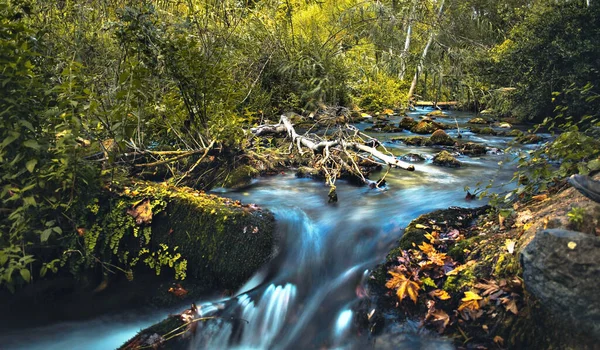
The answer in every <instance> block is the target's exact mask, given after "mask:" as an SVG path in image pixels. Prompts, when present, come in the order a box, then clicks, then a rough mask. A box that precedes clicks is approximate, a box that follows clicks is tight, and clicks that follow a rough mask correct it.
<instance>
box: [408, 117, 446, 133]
mask: <svg viewBox="0 0 600 350" xmlns="http://www.w3.org/2000/svg"><path fill="white" fill-rule="evenodd" d="M438 129H445V127H444V126H443V125H442V124H440V123H436V122H434V121H430V120H421V121H420V122H419V123H418V124H417V125H415V126H414V127H413V128H411V129H410V131H412V132H414V133H415V134H431V133H433V132H434V131H436V130H438Z"/></svg>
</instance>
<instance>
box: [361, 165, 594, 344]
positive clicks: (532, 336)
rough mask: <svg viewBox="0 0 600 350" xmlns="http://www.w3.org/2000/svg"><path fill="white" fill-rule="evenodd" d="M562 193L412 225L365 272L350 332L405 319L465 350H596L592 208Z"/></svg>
mask: <svg viewBox="0 0 600 350" xmlns="http://www.w3.org/2000/svg"><path fill="white" fill-rule="evenodd" d="M598 179H600V176H597V177H596V180H598ZM564 188H565V189H563V190H562V191H559V192H558V193H556V194H552V195H540V196H536V197H533V199H532V200H531V201H529V202H527V203H522V202H520V203H517V204H515V205H514V206H513V208H512V209H511V210H503V211H501V212H498V211H494V210H487V212H486V210H482V209H462V208H451V209H448V210H440V211H436V212H433V213H430V214H426V215H422V216H421V217H419V218H417V219H415V220H414V221H413V222H411V223H410V224H409V226H408V227H407V228H406V230H405V233H404V236H403V237H402V239H401V240H400V241H399V247H398V248H396V249H394V250H392V251H391V252H390V254H389V255H388V258H387V260H386V262H385V263H384V264H382V265H379V266H378V267H377V268H376V269H375V270H374V271H373V273H372V279H371V281H370V283H369V286H368V291H369V297H368V298H365V299H364V300H362V301H361V302H360V303H359V306H358V307H357V308H356V311H357V316H358V317H357V324H358V326H359V327H360V328H361V329H363V330H366V331H367V332H368V333H369V334H372V335H377V334H378V333H380V332H382V331H383V332H387V331H389V330H391V329H393V325H394V324H398V323H403V322H405V321H407V320H413V321H417V322H419V323H420V324H421V327H422V328H425V329H426V330H422V331H424V332H426V333H427V332H438V333H439V334H441V335H442V336H443V337H447V338H448V339H450V340H451V341H452V342H453V343H454V344H455V345H456V346H457V347H458V348H467V349H481V348H489V349H505V348H512V349H516V348H528V349H595V348H597V344H598V341H600V322H599V321H600V293H598V290H597V287H598V281H597V279H598V276H600V237H598V236H599V235H600V225H599V221H600V205H599V204H597V203H595V202H592V201H591V200H589V199H587V198H585V197H584V196H582V195H580V194H579V193H578V192H577V191H576V190H575V189H573V188H570V187H569V186H568V185H565V186H564ZM376 339H377V338H376ZM375 344H377V340H375Z"/></svg>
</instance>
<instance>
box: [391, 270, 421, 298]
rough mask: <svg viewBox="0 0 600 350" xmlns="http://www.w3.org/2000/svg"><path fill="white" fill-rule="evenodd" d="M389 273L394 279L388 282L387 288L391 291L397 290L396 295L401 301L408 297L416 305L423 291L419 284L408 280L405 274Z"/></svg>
mask: <svg viewBox="0 0 600 350" xmlns="http://www.w3.org/2000/svg"><path fill="white" fill-rule="evenodd" d="M388 273H389V274H390V275H392V279H390V280H389V281H387V283H386V284H385V286H386V287H387V288H389V289H396V295H397V296H398V299H400V301H402V300H403V299H404V298H406V297H407V296H408V297H409V298H410V299H411V300H412V301H413V302H414V303H415V304H416V303H417V296H418V295H419V290H420V289H421V286H420V285H419V283H417V282H415V281H412V280H410V279H408V278H407V277H406V276H404V274H403V273H398V272H394V271H388Z"/></svg>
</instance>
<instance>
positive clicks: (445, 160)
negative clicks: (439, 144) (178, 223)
mask: <svg viewBox="0 0 600 350" xmlns="http://www.w3.org/2000/svg"><path fill="white" fill-rule="evenodd" d="M433 164H436V165H441V166H445V167H449V168H459V167H460V166H461V165H462V163H461V162H459V161H458V160H457V159H456V158H454V156H453V155H452V154H450V152H448V151H441V152H440V153H438V154H436V155H435V157H433Z"/></svg>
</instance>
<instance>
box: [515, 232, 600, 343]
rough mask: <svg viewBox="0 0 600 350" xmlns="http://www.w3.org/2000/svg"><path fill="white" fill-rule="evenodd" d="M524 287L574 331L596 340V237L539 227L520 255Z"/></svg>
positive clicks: (599, 263)
mask: <svg viewBox="0 0 600 350" xmlns="http://www.w3.org/2000/svg"><path fill="white" fill-rule="evenodd" d="M521 264H522V265H523V278H524V280H525V287H526V288H527V290H528V291H529V292H531V293H532V294H533V295H535V296H536V297H537V298H538V299H539V300H540V301H541V303H542V305H544V306H546V307H547V308H548V310H549V311H550V312H551V313H553V314H555V315H556V316H557V317H559V318H561V319H563V320H564V323H565V326H566V327H567V328H571V329H572V330H573V331H574V332H577V333H579V332H582V333H585V334H587V335H589V336H590V337H591V338H593V339H596V340H600V290H599V289H598V287H600V284H599V278H600V237H596V236H593V235H589V234H585V233H581V232H573V231H567V230H561V229H554V230H541V231H539V232H538V233H537V234H536V236H535V238H534V239H533V240H532V241H531V242H530V243H529V245H527V247H525V249H524V250H523V252H522V255H521Z"/></svg>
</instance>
